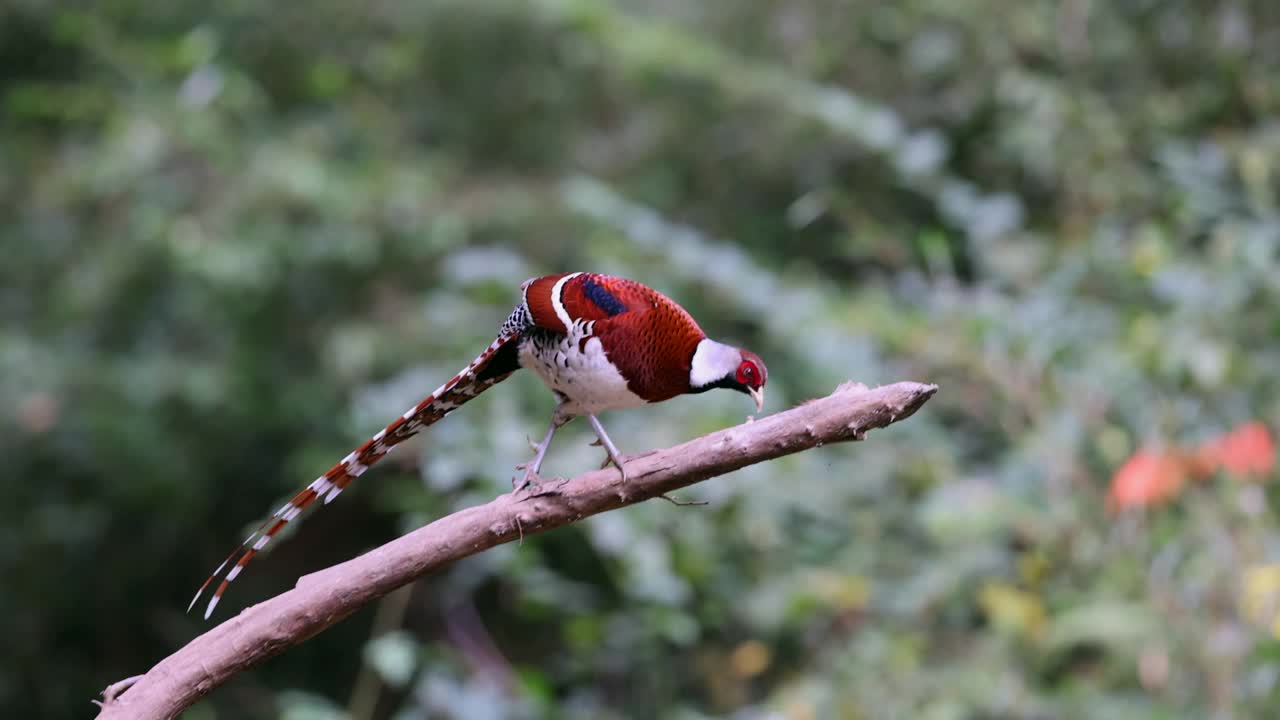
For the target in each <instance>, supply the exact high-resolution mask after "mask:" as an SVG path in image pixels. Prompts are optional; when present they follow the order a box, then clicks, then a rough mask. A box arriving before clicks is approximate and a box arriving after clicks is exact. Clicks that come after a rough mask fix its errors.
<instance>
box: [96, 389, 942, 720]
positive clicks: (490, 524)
mask: <svg viewBox="0 0 1280 720" xmlns="http://www.w3.org/2000/svg"><path fill="white" fill-rule="evenodd" d="M937 389H938V388H937V386H936V385H921V384H919V383H911V382H902V383H897V384H895V385H886V386H883V387H879V388H876V389H874V390H868V389H867V388H866V387H865V386H862V385H853V384H844V385H841V386H840V387H839V388H836V391H835V392H834V393H832V394H831V395H828V396H827V397H825V398H821V399H819V400H813V401H810V402H807V403H804V404H802V405H800V406H799V407H796V408H793V409H791V410H788V411H786V412H782V413H778V414H776V415H770V416H768V417H765V418H762V419H760V420H756V421H750V420H749V421H748V422H746V423H744V424H742V425H738V426H736V427H731V428H727V429H725V430H721V431H719V432H714V433H711V434H709V435H704V436H702V437H700V438H697V439H694V440H690V441H689V442H686V443H684V444H682V445H677V446H675V447H672V448H668V449H665V450H655V451H651V452H648V453H644V454H641V455H634V456H631V457H628V458H627V460H626V464H627V473H628V476H629V479H628V482H627V483H626V484H625V485H622V484H619V483H618V473H617V471H616V470H614V469H612V468H610V469H608V470H597V471H595V472H589V473H586V474H585V475H581V476H579V477H577V478H574V479H572V480H564V481H550V480H547V481H544V482H543V483H542V484H541V485H539V486H537V487H534V488H531V489H530V490H528V491H525V492H519V493H508V494H505V495H500V496H499V497H497V498H495V499H493V500H492V501H490V502H488V503H486V504H484V505H479V506H476V507H471V508H467V509H465V510H460V511H458V512H456V513H453V514H451V515H447V516H445V517H443V518H440V519H439V520H436V521H435V522H432V523H431V524H429V525H427V526H425V527H422V528H419V529H418V530H415V531H413V532H411V533H409V534H408V535H405V536H403V537H401V538H398V539H396V540H393V541H392V542H389V543H387V544H386V545H383V546H382V547H379V548H376V549H374V550H371V551H370V552H368V553H365V554H364V555H361V556H360V557H357V558H355V559H354V560H349V561H347V562H344V563H342V564H340V565H335V566H333V567H330V568H328V569H325V570H321V571H319V572H316V573H312V574H311V575H307V576H305V577H303V578H301V579H300V580H299V581H298V583H297V586H296V587H295V588H294V589H292V590H289V591H288V592H285V593H282V594H280V595H278V596H276V597H274V598H272V599H270V600H267V601H266V602H263V603H259V604H258V605H254V606H252V607H250V608H247V609H245V610H244V611H242V612H241V613H240V614H239V615H237V616H236V617H233V618H231V619H229V620H227V621H225V622H223V623H222V624H220V625H218V626H217V627H215V628H213V629H211V630H209V631H208V632H206V633H204V634H203V635H201V636H200V637H197V638H196V639H194V640H192V641H191V642H190V643H187V645H186V646H185V647H183V648H181V649H180V650H178V651H177V652H175V653H174V654H172V655H170V656H169V657H167V658H165V659H164V660H162V661H161V662H160V663H159V664H158V665H156V666H155V667H153V668H151V670H150V671H149V672H147V673H146V674H145V675H143V676H141V677H140V678H137V679H136V680H135V679H134V678H130V680H135V682H133V683H131V687H130V686H128V685H125V683H117V684H116V685H113V686H112V687H111V688H109V689H108V692H105V693H104V701H103V702H102V703H101V704H102V709H101V711H100V712H99V714H98V718H99V720H113V719H119V718H130V719H131V720H147V719H150V718H172V717H176V716H177V715H178V713H180V712H182V711H183V710H185V709H186V708H188V707H190V706H191V705H192V704H193V703H195V701H196V700H198V699H200V698H201V697H203V696H204V695H206V694H207V693H209V692H210V691H212V690H213V689H214V688H216V687H218V686H219V685H221V684H222V683H224V682H226V681H227V680H228V679H230V678H231V677H232V676H234V675H235V674H236V673H239V672H241V671H244V670H247V669H249V668H251V667H254V666H256V665H258V664H260V663H262V662H263V661H265V660H267V659H268V658H270V657H273V656H275V655H278V654H279V653H282V652H284V651H285V650H286V649H288V648H289V647H291V646H293V645H297V644H299V643H301V642H303V641H304V640H306V639H307V638H310V637H311V636H313V635H315V634H317V633H319V632H321V631H322V630H324V629H325V628H327V627H329V626H330V625H333V624H334V623H336V622H338V621H339V620H342V619H343V618H345V617H347V616H348V615H350V614H352V613H353V612H355V611H356V610H358V609H360V608H361V607H362V606H363V605H365V604H366V603H369V602H372V601H373V600H376V599H378V598H380V597H382V596H384V595H386V594H387V593H390V592H391V591H393V590H395V589H396V588H398V587H401V586H403V585H406V584H408V583H410V582H413V581H414V580H416V579H418V578H419V577H422V576H423V575H425V574H427V573H429V572H434V571H436V570H439V569H440V568H442V567H444V566H446V565H448V564H449V563H451V562H454V561H456V560H460V559H462V558H465V557H467V556H469V555H474V554H476V553H478V552H481V551H483V550H487V549H488V548H491V547H493V546H494V545H499V544H502V543H506V542H510V541H512V540H515V539H517V538H518V537H523V536H524V535H532V534H534V533H539V532H544V531H546V530H550V529H552V528H557V527H560V526H562V525H568V524H569V523H572V522H576V521H578V520H581V519H582V518H584V517H587V516H589V515H595V514H597V513H602V512H606V511H608V510H613V509H615V508H619V507H623V506H625V505H632V504H635V503H638V502H642V501H644V500H648V499H650V498H654V497H659V496H662V495H664V494H666V493H668V492H670V491H672V490H676V489H679V488H682V487H685V486H687V485H692V484H693V483H696V482H699V481H702V480H706V479H707V478H711V477H715V476H717V475H723V474H725V473H727V472H731V471H733V470H737V469H739V468H742V467H745V466H747V465H752V464H754V463H758V462H762V461H764V460H770V459H772V458H776V457H779V456H782V455H789V454H791V453H795V452H800V451H801V450H807V449H809V448H813V447H817V446H819V445H826V444H829V443H833V442H841V441H845V440H861V439H863V437H864V436H865V435H866V432H867V431H868V430H871V429H874V428H882V427H885V426H887V425H889V424H891V423H894V422H897V421H899V420H902V419H904V418H906V417H909V416H910V415H911V414H912V413H914V412H915V411H916V410H918V409H919V408H920V406H922V405H924V403H925V401H927V400H928V399H929V398H930V397H931V396H932V395H933V394H934V393H935V392H937ZM121 685H125V687H127V689H124V688H122V687H120V686H121ZM121 690H123V692H121Z"/></svg>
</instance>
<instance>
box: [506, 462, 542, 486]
mask: <svg viewBox="0 0 1280 720" xmlns="http://www.w3.org/2000/svg"><path fill="white" fill-rule="evenodd" d="M516 470H517V471H520V470H523V471H524V477H523V478H521V477H520V476H518V475H512V476H511V491H512V492H517V493H518V492H524V491H525V490H528V489H529V488H531V487H535V486H537V485H538V484H539V482H540V478H539V477H538V469H537V468H536V467H534V466H533V463H531V462H527V463H520V464H519V465H517V466H516Z"/></svg>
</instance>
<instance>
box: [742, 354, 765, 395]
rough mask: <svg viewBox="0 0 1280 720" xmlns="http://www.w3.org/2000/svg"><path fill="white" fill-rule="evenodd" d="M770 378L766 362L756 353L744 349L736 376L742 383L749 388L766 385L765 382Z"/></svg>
mask: <svg viewBox="0 0 1280 720" xmlns="http://www.w3.org/2000/svg"><path fill="white" fill-rule="evenodd" d="M768 378H769V371H768V370H766V369H765V367H764V363H763V362H761V361H760V358H758V357H756V356H755V355H754V354H752V353H749V352H746V351H743V353H742V362H741V363H740V364H739V365H738V372H737V375H736V377H735V378H734V379H735V380H737V381H738V382H739V383H741V384H742V385H745V386H746V387H749V388H761V387H764V383H765V381H766V380H768Z"/></svg>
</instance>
